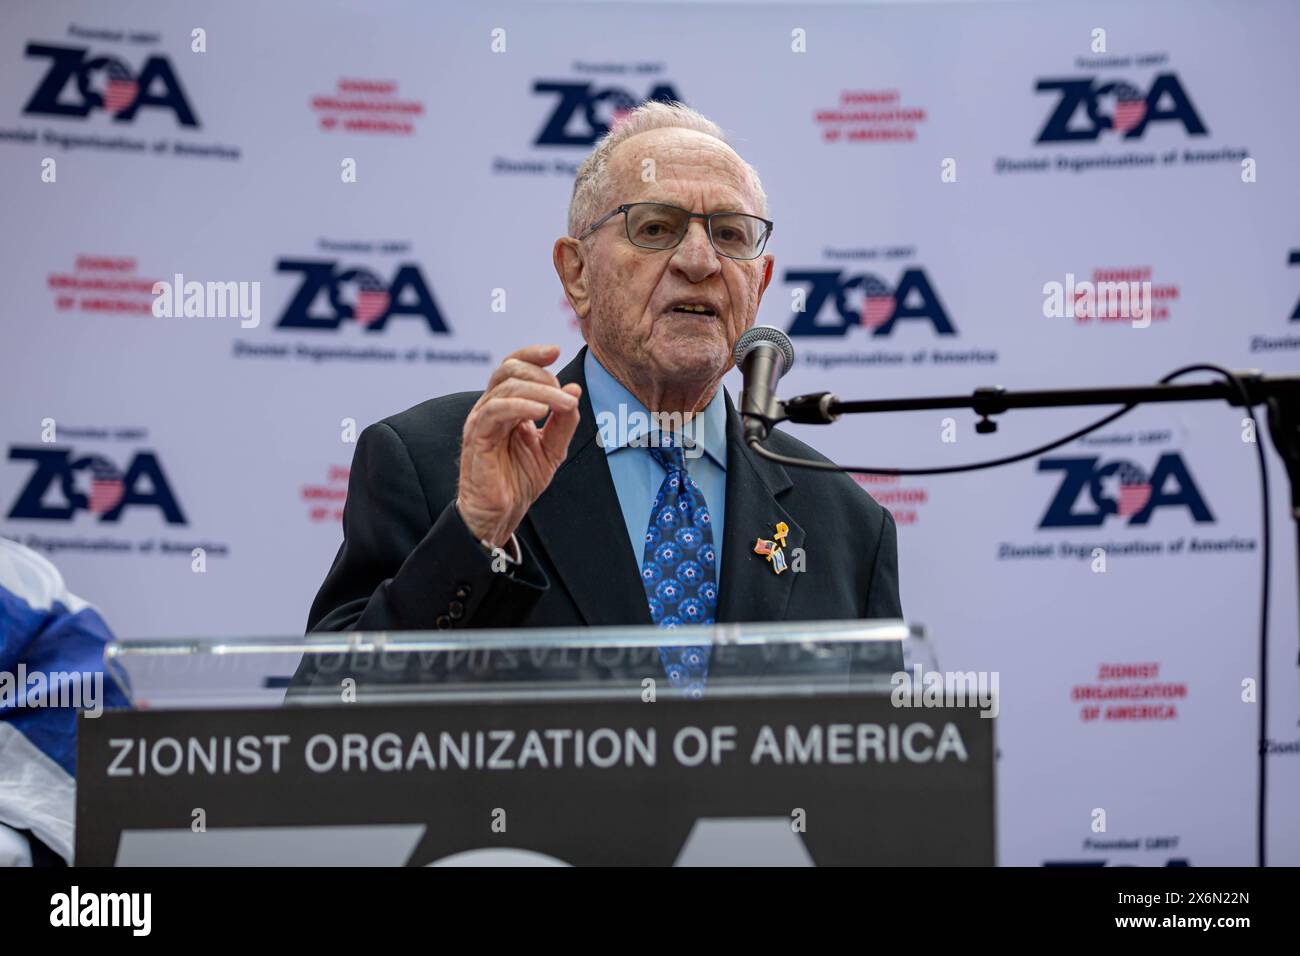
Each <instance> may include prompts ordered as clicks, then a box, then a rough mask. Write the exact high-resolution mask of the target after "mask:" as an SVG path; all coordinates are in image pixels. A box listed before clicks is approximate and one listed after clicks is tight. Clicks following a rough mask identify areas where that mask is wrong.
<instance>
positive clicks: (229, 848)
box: [76, 621, 994, 866]
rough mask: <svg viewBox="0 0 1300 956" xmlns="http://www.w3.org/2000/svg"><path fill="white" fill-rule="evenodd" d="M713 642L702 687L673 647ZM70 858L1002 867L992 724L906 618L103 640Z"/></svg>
mask: <svg viewBox="0 0 1300 956" xmlns="http://www.w3.org/2000/svg"><path fill="white" fill-rule="evenodd" d="M682 646H695V647H703V648H705V649H706V650H707V655H708V672H707V679H706V680H705V682H704V689H703V691H702V693H700V692H695V693H693V694H692V693H687V692H686V691H685V690H683V689H681V688H679V687H674V686H673V685H672V683H671V682H670V680H669V678H668V676H667V675H666V673H665V670H664V657H663V655H662V654H661V649H664V648H667V649H668V650H669V654H670V656H671V652H672V650H673V649H678V648H680V647H682ZM105 666H106V670H107V672H108V674H109V676H110V677H111V678H112V679H113V680H115V681H117V682H118V683H119V685H120V686H121V687H122V689H123V692H124V693H125V694H126V696H127V699H128V700H130V701H131V704H132V706H131V707H130V708H129V709H125V710H119V711H108V712H105V713H104V714H103V716H101V717H99V718H98V719H90V718H87V717H85V716H83V717H82V718H81V720H80V724H79V731H78V732H79V736H78V775H77V776H78V793H77V838H76V858H77V863H78V864H79V865H101V866H111V865H119V866H123V865H126V866H129V865H164V866H173V865H198V866H215V865H313V864H316V865H399V866H400V865H406V866H423V865H501V864H504V865H520V864H525V865H568V864H643V865H727V864H736V865H745V864H756V865H813V864H816V865H842V864H935V863H947V864H968V865H991V864H992V863H993V862H994V849H993V848H994V842H993V818H994V809H993V807H994V802H993V759H994V745H993V728H992V725H993V723H994V721H993V720H990V719H985V718H981V717H980V715H979V713H978V712H977V711H976V710H973V709H967V708H944V707H927V708H919V709H918V708H912V707H905V706H899V701H898V700H896V699H894V698H895V695H893V694H892V691H893V689H894V685H895V680H896V678H895V675H897V674H898V673H899V672H903V671H911V670H912V669H913V668H915V667H918V666H919V667H921V668H924V669H927V670H933V669H934V668H935V666H936V663H935V657H934V654H933V652H932V650H931V647H930V643H929V641H928V639H927V638H926V637H925V635H924V633H923V632H922V631H921V630H920V629H918V628H915V627H910V626H908V625H905V624H904V623H902V622H900V621H853V622H843V623H812V624H798V623H780V624H731V625H719V626H717V627H713V628H690V629H685V630H677V631H663V630H659V629H656V628H613V629H573V630H563V631H554V630H541V629H535V630H530V629H523V630H516V631H478V632H471V631H464V632H460V633H458V634H457V635H456V636H455V637H448V635H447V632H445V631H440V632H435V633H415V632H389V633H373V634H362V633H358V634H336V635H320V636H316V635H313V636H310V637H308V638H293V639H284V640H276V639H240V640H230V641H197V640H196V641H143V642H123V643H119V644H114V645H112V646H111V647H110V648H109V650H108V653H107V655H106V661H105Z"/></svg>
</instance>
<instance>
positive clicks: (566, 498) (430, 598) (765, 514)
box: [307, 349, 903, 631]
mask: <svg viewBox="0 0 1300 956" xmlns="http://www.w3.org/2000/svg"><path fill="white" fill-rule="evenodd" d="M585 352H586V350H585V349H584V350H583V352H580V353H579V354H578V357H577V358H575V359H574V360H573V361H572V362H570V363H569V364H568V366H567V367H565V368H564V370H563V371H561V372H560V374H559V376H558V378H559V379H560V382H561V383H563V384H568V383H569V382H577V383H579V384H580V385H582V386H583V394H582V400H581V408H582V418H581V421H580V422H579V424H578V428H577V431H576V433H575V434H574V436H573V441H572V442H571V443H570V444H569V454H568V457H567V458H566V459H565V461H564V463H563V464H562V465H561V466H560V468H559V469H558V470H557V471H556V473H555V477H554V479H553V480H552V481H551V484H550V486H549V487H548V488H547V489H546V491H545V492H543V493H542V495H541V497H540V498H538V499H537V501H536V502H534V503H533V506H532V508H530V509H529V511H528V514H527V516H526V517H525V518H524V520H523V522H522V523H521V524H520V526H519V528H518V531H517V532H516V533H517V535H518V539H519V544H520V548H521V550H522V553H523V564H522V565H521V566H519V567H517V568H512V571H511V573H498V572H496V571H494V570H493V568H492V559H491V558H490V557H489V556H488V555H487V554H486V553H485V552H484V550H483V549H482V547H481V546H480V545H479V543H478V542H477V541H476V540H475V539H474V536H473V535H472V534H471V533H470V531H469V529H468V528H467V527H466V526H465V523H464V522H463V521H462V520H461V518H460V515H459V513H458V512H457V510H456V508H455V507H453V505H452V503H453V502H454V501H455V498H456V483H457V476H458V473H459V462H460V440H461V430H462V428H463V427H464V424H465V418H466V416H467V415H468V414H469V410H470V408H471V407H472V406H473V404H474V402H475V401H476V400H477V399H478V397H479V394H480V393H478V392H461V393H458V394H455V395H447V396H444V397H443V398H435V399H431V400H430V401H427V402H423V403H421V404H419V405H416V406H415V407H414V408H410V409H408V410H406V411H404V412H402V413H400V414H398V415H394V416H392V417H391V418H387V419H384V420H383V421H381V422H378V423H376V424H374V425H371V426H370V427H369V428H367V429H365V431H363V432H362V433H361V437H360V439H359V440H358V442H357V448H356V453H355V455H354V456H353V459H352V475H351V480H350V482H349V484H348V497H347V505H346V507H345V508H344V512H343V545H342V547H340V548H339V552H338V555H337V556H336V557H335V559H334V565H333V567H331V568H330V571H329V574H327V575H326V576H325V582H324V583H323V584H322V585H321V588H320V592H319V593H318V594H317V595H316V600H315V602H314V603H313V604H312V607H311V613H310V616H309V617H308V620H307V629H308V630H309V631H346V630H366V631H384V630H410V629H426V628H427V629H434V628H467V627H475V628H480V627H498V628H509V627H538V626H541V627H572V626H575V625H620V624H622V625H627V624H646V625H648V624H649V623H650V612H649V610H648V608H647V605H646V594H645V588H644V586H643V585H642V583H641V576H640V568H639V566H638V563H637V561H636V560H635V559H634V557H633V552H632V548H631V547H630V545H629V542H628V540H627V530H626V525H625V524H624V521H623V513H622V511H621V510H620V508H619V503H618V496H617V494H616V493H615V490H614V483H613V479H612V478H611V477H610V473H609V465H608V464H607V463H606V461H605V451H604V449H603V448H601V446H600V443H599V442H598V441H597V440H596V435H597V428H596V419H595V414H594V413H593V412H592V409H591V403H590V401H589V400H588V398H587V393H586V381H585V376H584V374H583V357H584V355H585ZM726 403H727V501H726V522H725V529H724V530H725V545H724V549H723V562H722V570H721V575H720V580H719V585H718V612H717V620H718V621H719V622H720V623H722V622H731V621H775V620H795V621H816V620H841V619H851V618H900V617H902V616H903V614H902V607H901V605H900V603H899V599H898V549H897V532H896V529H895V526H894V519H893V516H892V515H891V514H890V513H889V512H888V511H887V510H886V509H884V508H882V507H881V506H880V505H879V504H877V503H876V502H875V501H874V500H873V499H872V498H871V496H870V495H868V494H867V493H866V492H864V491H863V490H862V489H860V488H859V487H858V486H857V484H856V483H854V481H853V480H852V479H851V478H849V477H848V476H847V475H844V474H842V473H835V472H822V471H811V470H807V469H793V468H792V469H786V468H784V467H782V466H781V465H778V464H775V463H774V462H769V461H766V460H764V459H763V458H760V457H758V456H757V455H755V454H754V453H753V452H752V451H751V450H750V449H749V448H747V447H746V446H745V445H744V442H743V441H742V437H741V424H740V417H739V415H738V414H737V413H736V410H735V408H734V407H733V405H732V403H731V399H730V397H729V396H728V397H727V399H726ZM767 447H769V448H771V449H772V450H773V451H777V452H780V453H782V454H785V455H791V456H795V457H802V458H816V459H819V460H822V461H825V460H826V459H824V458H822V456H821V455H819V454H817V453H816V452H815V451H813V450H812V449H811V448H809V447H808V446H807V445H805V444H804V443H803V442H800V441H797V440H796V439H794V438H791V437H789V436H788V435H785V434H782V433H781V432H779V431H778V432H774V433H773V434H772V436H771V438H770V439H769V440H768V442H767ZM646 517H647V520H648V519H649V510H648V509H647V515H646ZM779 521H784V522H785V523H786V524H787V525H789V527H790V533H789V536H788V538H787V542H786V543H787V548H786V554H787V556H789V555H791V554H792V553H793V549H795V548H803V549H804V554H805V556H806V569H805V570H804V571H801V572H796V571H793V570H787V571H786V572H784V573H782V574H780V575H777V574H775V573H774V572H773V571H772V566H771V565H770V564H769V563H768V562H767V560H766V559H765V558H763V557H762V556H761V555H758V554H755V553H754V542H755V540H756V539H757V538H759V537H764V538H770V537H771V536H772V531H773V529H774V528H775V526H776V524H777V522H779Z"/></svg>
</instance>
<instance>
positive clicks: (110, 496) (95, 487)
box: [87, 458, 126, 515]
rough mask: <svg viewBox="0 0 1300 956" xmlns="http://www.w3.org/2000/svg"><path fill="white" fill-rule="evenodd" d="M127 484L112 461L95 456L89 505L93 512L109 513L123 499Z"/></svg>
mask: <svg viewBox="0 0 1300 956" xmlns="http://www.w3.org/2000/svg"><path fill="white" fill-rule="evenodd" d="M125 492H126V486H125V485H123V484H122V475H121V473H120V472H119V471H118V470H117V469H116V468H115V467H114V466H113V464H112V462H110V461H108V460H107V459H104V458H94V459H92V460H91V462H90V503H89V504H88V505H87V507H88V508H89V509H90V512H91V514H97V515H102V514H107V513H108V512H110V511H112V510H113V509H114V508H116V507H117V506H118V505H119V504H120V503H121V501H122V495H123V494H125Z"/></svg>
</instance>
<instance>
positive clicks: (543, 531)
mask: <svg viewBox="0 0 1300 956" xmlns="http://www.w3.org/2000/svg"><path fill="white" fill-rule="evenodd" d="M647 171H649V172H650V174H647ZM766 216H767V201H766V197H765V196H764V194H763V188H762V185H761V184H760V182H759V179H758V175H757V174H756V173H755V172H754V170H753V168H751V167H750V166H749V165H748V164H747V163H746V162H745V161H744V160H742V159H741V158H740V156H739V155H737V154H736V152H735V151H734V150H733V149H732V148H731V147H730V146H728V145H727V143H726V141H725V140H724V138H723V135H722V131H721V130H720V129H719V128H718V127H717V126H716V125H715V124H714V123H712V122H711V121H709V120H708V119H706V118H705V117H703V116H701V115H700V114H699V113H696V112H694V111H693V110H690V109H687V108H686V107H684V106H681V105H680V104H665V103H656V102H652V103H647V104H645V105H643V106H641V107H640V108H638V109H636V110H634V111H632V112H631V113H630V114H628V115H627V116H626V118H625V119H624V120H622V121H621V122H620V123H619V124H618V125H617V126H616V127H615V128H614V129H612V130H611V131H610V132H609V134H608V135H606V136H605V137H604V138H603V139H602V140H601V141H600V142H599V143H598V144H597V146H596V148H595V150H594V151H593V152H592V154H591V155H590V156H589V157H588V158H587V159H586V160H585V161H584V162H583V164H582V166H581V167H580V168H579V170H578V175H577V180H576V182H575V183H574V187H573V199H572V202H571V203H570V206H569V224H568V225H569V234H568V235H567V236H564V237H562V238H560V239H558V240H557V241H556V243H555V248H554V254H553V257H554V262H555V271H556V272H557V273H559V276H560V281H561V282H562V283H563V284H564V291H565V294H566V295H567V296H568V299H569V302H570V303H571V304H572V306H573V309H574V311H575V312H576V313H577V315H578V319H579V321H580V323H581V328H582V334H583V337H584V338H585V339H586V342H587V347H586V348H584V349H583V350H582V351H581V352H580V353H579V354H578V355H577V357H576V358H574V359H573V361H571V362H570V363H569V364H568V365H567V366H565V367H564V369H563V370H562V371H561V372H560V373H559V375H558V376H556V375H553V374H552V373H551V372H549V371H548V370H547V368H548V366H550V365H551V364H552V363H553V362H555V361H556V359H557V358H559V349H558V348H557V347H556V346H553V345H530V346H527V347H525V348H521V349H519V350H517V351H516V352H514V353H512V354H511V355H510V356H509V357H507V358H506V359H505V361H503V362H502V363H501V365H500V366H499V367H498V368H497V369H496V370H495V371H494V372H493V373H492V376H491V378H490V379H489V380H488V383H487V388H486V389H485V390H484V391H483V392H481V393H461V394H456V395H448V396H445V397H443V398H435V399H432V400H430V401H427V402H424V403H422V404H420V405H417V406H415V407H414V408H411V409H408V410H407V411H405V412H402V413H400V414H398V415H394V416H392V417H391V418H388V419H385V420H384V421H381V422H379V423H377V424H375V425H372V426H370V427H369V428H367V429H366V430H365V431H364V432H363V433H362V435H361V437H360V440H359V441H358V442H357V448H356V454H355V457H354V459H353V465H352V478H351V484H350V486H349V488H348V497H347V506H346V508H345V510H344V517H343V530H344V540H343V545H342V547H341V548H340V549H339V552H338V556H337V557H336V558H335V560H334V564H333V567H331V568H330V571H329V574H328V575H327V576H326V578H325V582H324V584H322V585H321V589H320V593H319V594H318V595H317V596H316V600H315V603H314V604H313V605H312V608H311V614H310V617H309V619H308V629H309V630H313V631H339V630H374V631H383V630H394V629H412V628H470V627H473V628H483V627H499V628H501V627H520V626H552V627H567V626H574V625H615V624H623V625H631V624H646V625H648V624H652V623H653V624H658V625H659V626H661V627H675V626H678V625H688V624H710V623H714V622H726V621H770V620H783V619H784V620H800V621H809V620H832V619H846V618H898V617H901V616H902V610H901V607H900V604H899V598H898V568H897V560H898V559H897V541H896V530H895V526H894V520H893V517H892V516H891V515H890V513H889V512H888V511H887V510H885V509H884V508H882V507H881V506H880V505H879V504H877V503H876V502H875V501H874V500H872V499H871V497H870V496H869V495H867V494H866V493H865V492H864V491H862V490H861V489H859V488H858V486H857V485H856V484H855V483H854V482H853V481H852V480H851V479H850V478H848V477H847V476H845V475H843V474H839V473H834V472H819V471H811V470H808V471H798V470H794V469H791V470H787V469H786V468H784V467H782V466H780V465H778V464H775V463H773V462H770V461H767V460H765V459H763V458H761V457H759V456H757V455H755V454H754V453H753V452H752V451H751V450H750V449H749V448H748V447H746V445H745V444H744V442H743V440H742V428H741V423H740V419H739V416H738V415H737V413H736V410H735V408H734V407H733V405H732V402H731V399H730V397H729V396H728V395H727V394H726V392H725V391H724V390H723V389H721V388H720V387H719V385H720V382H721V380H722V377H723V375H724V374H725V373H726V372H727V371H728V370H729V369H730V368H731V367H732V364H733V360H732V348H733V346H734V345H735V343H736V340H737V338H739V336H740V335H741V333H742V332H744V331H745V330H746V329H747V328H749V327H750V325H752V324H753V322H754V317H755V315H756V314H757V312H758V305H759V301H760V300H761V299H762V297H763V292H764V290H766V289H767V286H768V284H769V283H770V282H771V280H772V262H773V260H772V255H771V254H770V253H766V252H764V249H765V248H766V245H767V239H768V236H769V235H770V233H771V231H772V223H771V222H770V221H768V220H767V218H766ZM543 421H544V424H539V422H543ZM656 421H658V422H662V421H681V422H683V423H685V424H686V425H688V426H689V427H686V428H683V429H682V431H683V432H688V433H689V435H690V438H688V437H687V436H686V435H684V434H681V433H676V432H674V433H669V432H666V431H662V432H661V431H656V432H655V433H654V434H645V433H644V431H642V433H641V434H634V433H633V432H635V431H637V429H634V428H621V429H614V428H598V423H610V422H620V423H630V422H649V423H653V422H656ZM692 439H693V440H692ZM768 444H769V447H771V448H772V449H773V450H775V451H778V452H781V453H782V454H784V455H790V456H796V457H800V458H808V457H812V458H821V456H819V455H817V453H816V452H814V451H812V449H810V448H808V447H807V446H806V445H804V444H803V443H802V442H799V441H796V440H795V439H793V438H790V437H789V436H787V435H784V434H781V433H779V432H778V433H774V434H773V435H772V436H771V438H770V439H769V442H768ZM458 460H459V467H457V461H458ZM822 460H825V459H822ZM777 551H779V552H780V553H779V554H777V553H776V552H777ZM795 556H797V557H798V559H799V560H797V561H791V560H788V558H789V557H795Z"/></svg>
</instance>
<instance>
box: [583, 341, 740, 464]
mask: <svg viewBox="0 0 1300 956" xmlns="http://www.w3.org/2000/svg"><path fill="white" fill-rule="evenodd" d="M583 372H584V373H585V375H586V377H587V398H588V400H590V402H591V410H592V411H593V412H594V413H595V415H596V429H597V438H598V439H599V441H600V444H601V447H603V448H604V449H605V454H606V455H612V454H613V453H614V452H616V451H618V450H619V449H620V448H625V447H627V446H628V445H629V444H631V443H632V442H633V441H634V440H636V439H639V438H641V437H643V436H644V435H646V434H648V433H651V432H654V431H657V430H658V428H657V425H656V423H655V421H654V419H653V418H652V417H651V415H650V412H649V410H648V409H647V408H646V407H645V405H643V404H641V401H640V400H639V399H638V398H637V397H636V396H635V395H633V394H632V393H631V392H630V391H628V390H627V388H626V386H624V385H623V383H622V382H620V381H619V380H618V379H616V378H615V377H614V376H613V375H611V374H610V373H609V371H608V370H607V369H606V368H605V366H603V365H601V364H600V361H599V360H598V359H597V358H596V356H595V355H594V354H592V351H591V349H587V357H586V358H585V359H584V360H583ZM692 421H693V423H694V424H693V425H692V428H691V429H688V431H687V434H688V436H689V437H692V438H695V439H696V440H702V441H703V444H704V452H705V454H707V455H708V456H709V457H710V458H712V459H713V460H714V461H715V462H716V463H717V464H718V466H719V467H721V468H722V469H723V470H724V471H725V470H726V468H727V406H726V401H725V399H724V398H723V397H722V388H721V387H719V388H718V390H717V391H716V392H714V393H713V398H712V399H711V400H710V401H709V404H708V405H706V406H705V407H704V411H703V412H701V413H700V414H699V415H697V416H695V418H694V419H693V420H692Z"/></svg>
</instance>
